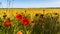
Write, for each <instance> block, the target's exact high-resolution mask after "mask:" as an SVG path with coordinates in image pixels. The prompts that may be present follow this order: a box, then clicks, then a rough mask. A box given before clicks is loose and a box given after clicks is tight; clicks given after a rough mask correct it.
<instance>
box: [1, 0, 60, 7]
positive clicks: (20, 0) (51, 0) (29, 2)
mask: <svg viewBox="0 0 60 34" xmlns="http://www.w3.org/2000/svg"><path fill="white" fill-rule="evenodd" d="M8 1H10V5H9V2H8V3H7V0H0V8H2V7H3V8H7V7H8V8H45V7H60V0H14V1H12V0H8ZM12 3H13V4H12Z"/></svg>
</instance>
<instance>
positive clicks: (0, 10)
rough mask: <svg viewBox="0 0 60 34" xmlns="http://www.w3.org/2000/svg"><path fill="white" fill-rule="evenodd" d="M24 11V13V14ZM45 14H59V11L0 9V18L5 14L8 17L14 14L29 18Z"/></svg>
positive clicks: (57, 9)
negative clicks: (28, 15) (29, 16)
mask: <svg viewBox="0 0 60 34" xmlns="http://www.w3.org/2000/svg"><path fill="white" fill-rule="evenodd" d="M25 11H26V13H25ZM43 11H44V14H46V13H59V14H60V9H59V8H9V9H7V8H0V17H2V16H3V13H4V12H5V13H6V14H7V16H8V17H11V16H13V15H14V16H15V15H16V13H25V14H26V15H27V14H30V15H31V17H33V16H34V15H35V14H36V13H41V14H43Z"/></svg>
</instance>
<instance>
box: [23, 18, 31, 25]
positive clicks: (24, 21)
mask: <svg viewBox="0 0 60 34" xmlns="http://www.w3.org/2000/svg"><path fill="white" fill-rule="evenodd" d="M22 24H23V25H28V24H30V20H29V19H27V18H24V19H23V20H22Z"/></svg>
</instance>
